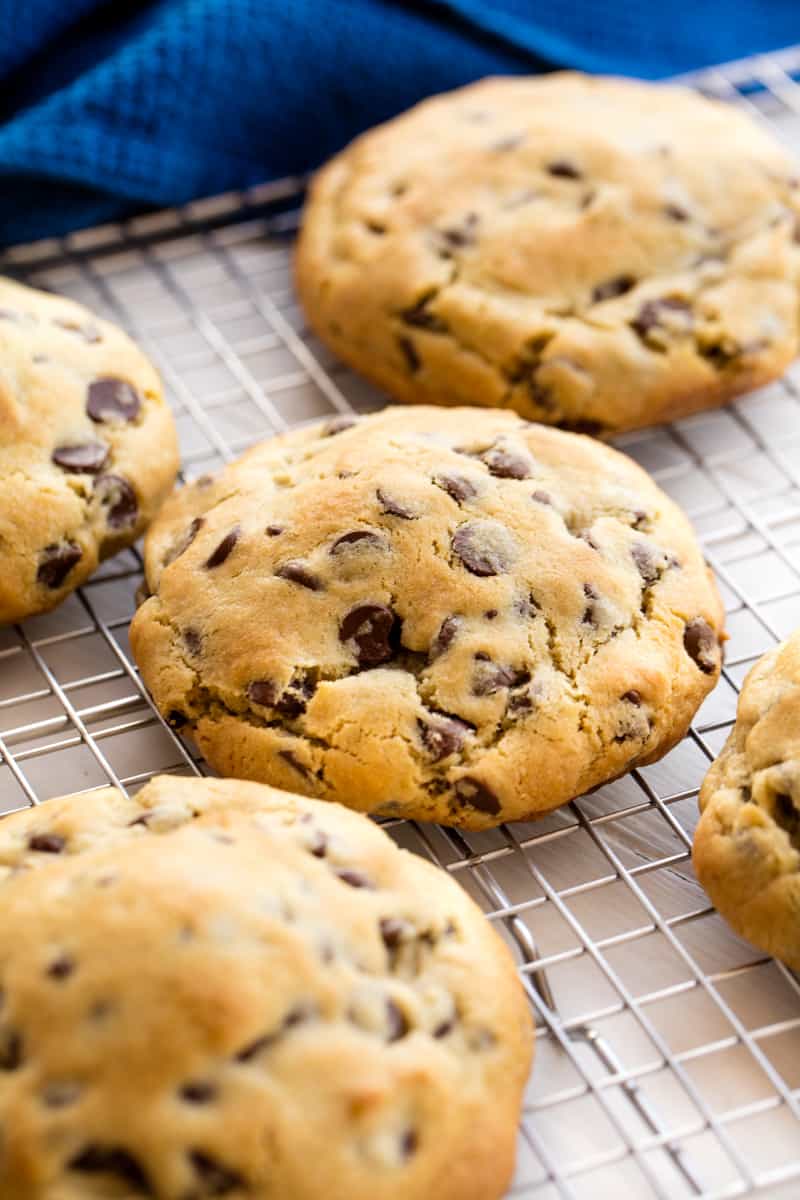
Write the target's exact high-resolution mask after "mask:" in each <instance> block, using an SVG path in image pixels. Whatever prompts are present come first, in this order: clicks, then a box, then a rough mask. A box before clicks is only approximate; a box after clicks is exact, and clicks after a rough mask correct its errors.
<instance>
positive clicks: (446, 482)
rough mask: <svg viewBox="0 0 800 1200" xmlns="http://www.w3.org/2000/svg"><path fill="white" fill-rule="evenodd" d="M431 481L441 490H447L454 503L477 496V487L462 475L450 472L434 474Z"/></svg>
mask: <svg viewBox="0 0 800 1200" xmlns="http://www.w3.org/2000/svg"><path fill="white" fill-rule="evenodd" d="M433 482H434V483H435V484H436V486H437V487H440V488H441V489H442V491H444V492H447V494H448V496H450V498H451V499H452V500H455V502H456V504H461V503H462V501H464V500H471V499H472V497H473V496H477V494H478V489H477V488H476V487H475V484H474V483H471V482H470V481H469V479H465V478H464V476H463V475H454V474H451V473H448V474H446V475H445V474H442V475H435V476H434V479H433Z"/></svg>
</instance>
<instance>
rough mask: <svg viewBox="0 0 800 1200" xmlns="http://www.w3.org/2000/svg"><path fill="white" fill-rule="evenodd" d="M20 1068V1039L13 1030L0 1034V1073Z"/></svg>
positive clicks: (6, 1030) (5, 1030)
mask: <svg viewBox="0 0 800 1200" xmlns="http://www.w3.org/2000/svg"><path fill="white" fill-rule="evenodd" d="M21 1066H22V1038H21V1036H20V1035H19V1034H18V1033H17V1031H16V1030H15V1029H4V1030H3V1031H2V1033H0V1071H16V1070H18V1068H19V1067H21Z"/></svg>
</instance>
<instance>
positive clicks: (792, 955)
mask: <svg viewBox="0 0 800 1200" xmlns="http://www.w3.org/2000/svg"><path fill="white" fill-rule="evenodd" d="M700 809H701V812H702V816H701V818H700V823H699V825H698V827H697V832H696V834H695V841H694V851H693V858H694V865H695V869H696V871H697V876H698V878H699V880H700V882H701V883H702V885H703V887H704V888H705V889H706V891H707V892H708V894H709V896H710V897H711V899H712V901H713V902H714V904H715V906H716V907H717V908H718V909H719V911H720V912H721V913H722V915H723V916H724V917H725V918H726V920H728V921H729V922H730V923H731V925H732V926H733V928H734V929H735V930H736V932H737V933H740V934H741V935H742V936H743V937H746V938H747V939H748V940H749V941H751V942H752V943H753V944H754V945H756V946H758V947H760V949H762V950H766V951H767V952H768V953H769V954H774V955H775V956H776V957H777V958H780V959H782V960H783V961H784V962H786V963H788V964H789V966H790V967H792V968H793V969H794V970H796V971H797V970H800V630H798V631H797V632H796V633H794V634H793V635H792V636H791V637H790V638H789V639H788V640H787V641H786V642H783V643H782V644H781V645H779V646H776V647H775V648H774V649H773V650H770V651H769V652H768V653H767V654H765V655H764V656H763V658H761V659H759V661H758V662H757V663H756V665H755V666H754V667H753V669H752V670H751V671H750V673H749V674H748V676H747V678H746V679H745V681H744V684H743V685H742V691H741V694H740V696H739V704H738V708H737V714H736V724H735V725H734V727H733V729H732V730H731V733H730V736H729V738H728V740H727V742H726V743H725V746H724V747H723V749H722V752H721V753H720V755H719V757H718V758H717V759H716V760H715V762H714V763H713V765H712V767H711V769H710V770H709V772H708V774H707V775H706V778H705V781H704V783H703V786H702V788H701V791H700Z"/></svg>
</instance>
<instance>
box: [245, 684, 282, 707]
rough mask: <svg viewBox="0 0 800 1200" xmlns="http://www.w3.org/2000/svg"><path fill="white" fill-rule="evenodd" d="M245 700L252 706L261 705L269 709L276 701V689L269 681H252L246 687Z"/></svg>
mask: <svg viewBox="0 0 800 1200" xmlns="http://www.w3.org/2000/svg"><path fill="white" fill-rule="evenodd" d="M246 691H247V699H248V700H252V702H253V704H263V705H264V707H265V708H271V707H272V705H273V704H274V703H275V701H276V700H277V699H278V695H279V693H278V689H277V687H276V685H275V684H274V683H273V682H272V680H271V679H254V680H253V681H252V682H251V683H248V685H247V689H246Z"/></svg>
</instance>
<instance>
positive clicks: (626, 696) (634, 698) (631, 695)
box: [620, 688, 642, 708]
mask: <svg viewBox="0 0 800 1200" xmlns="http://www.w3.org/2000/svg"><path fill="white" fill-rule="evenodd" d="M620 699H621V700H626V701H627V702H628V704H633V705H634V706H635V707H636V708H639V706H640V705H641V703H642V697H641V694H640V693H639V692H637V691H636V689H635V688H631V690H630V691H629V692H623V693H622V695H621V697H620Z"/></svg>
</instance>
